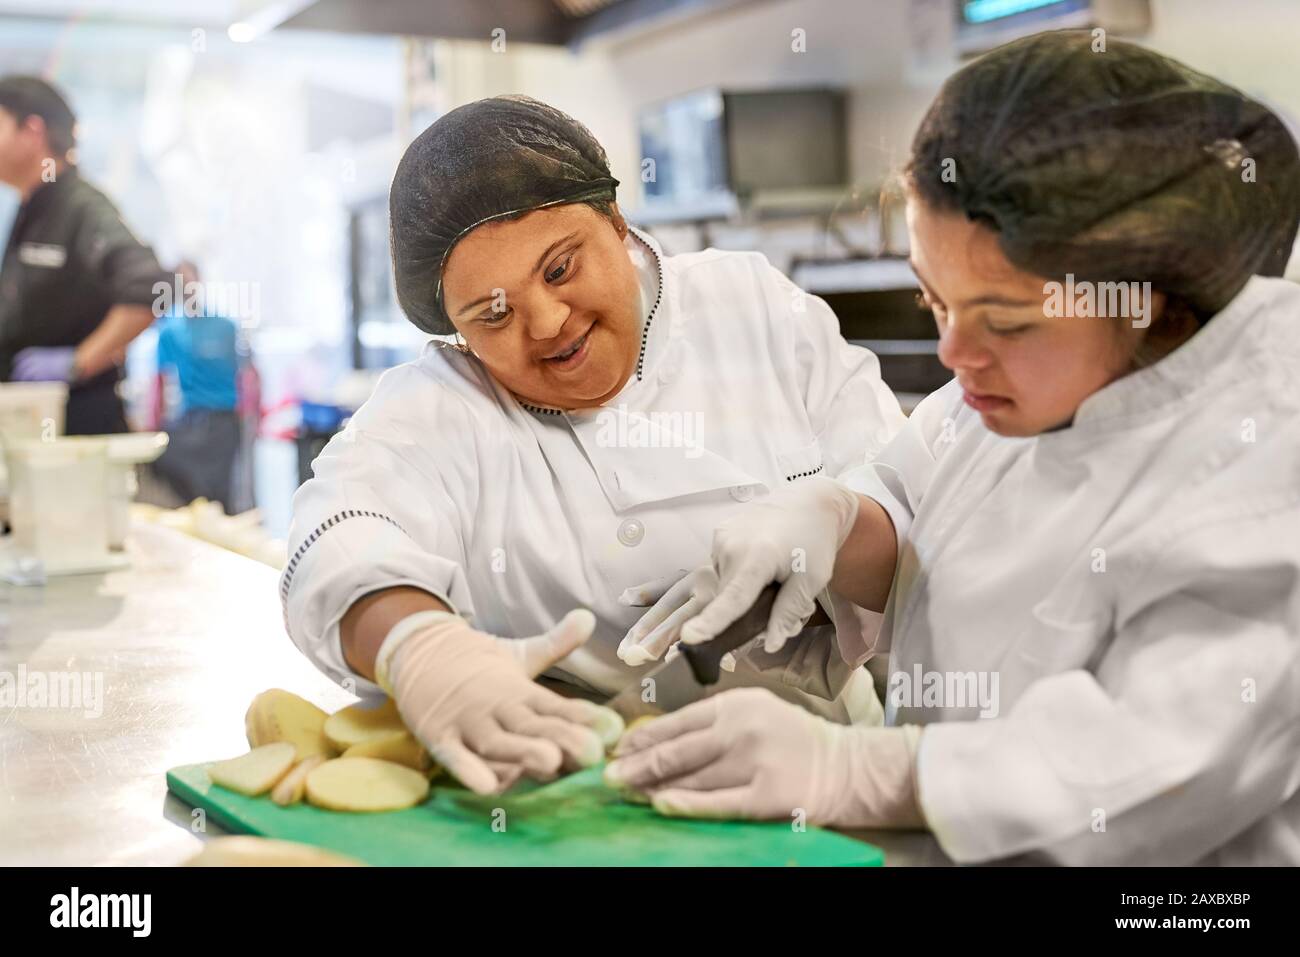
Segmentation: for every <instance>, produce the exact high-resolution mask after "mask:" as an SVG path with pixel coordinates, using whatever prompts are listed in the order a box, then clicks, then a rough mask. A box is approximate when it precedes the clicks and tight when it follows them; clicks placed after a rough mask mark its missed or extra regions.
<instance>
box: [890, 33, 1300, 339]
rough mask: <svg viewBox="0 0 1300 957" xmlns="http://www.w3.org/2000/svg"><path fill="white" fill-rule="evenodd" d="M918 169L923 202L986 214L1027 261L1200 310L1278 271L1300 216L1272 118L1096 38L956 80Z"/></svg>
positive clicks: (914, 174) (1159, 60)
mask: <svg viewBox="0 0 1300 957" xmlns="http://www.w3.org/2000/svg"><path fill="white" fill-rule="evenodd" d="M945 160H952V161H953V163H952V164H949V165H948V166H947V167H945V164H944V161H945ZM1247 161H1253V162H1247ZM945 168H946V169H948V170H950V171H951V173H952V176H951V177H950V178H952V179H953V181H952V182H945V181H944V171H945ZM908 173H909V180H910V182H911V184H912V188H913V189H915V190H916V191H917V192H918V193H919V195H920V197H921V199H923V200H924V201H926V202H928V203H931V204H935V205H937V206H939V207H940V208H949V209H959V210H961V211H963V212H965V213H966V215H967V216H969V217H970V218H972V219H976V220H983V221H987V222H988V223H989V224H990V225H991V226H992V227H993V228H994V229H996V230H997V231H998V232H999V234H1000V236H999V240H1000V244H1001V247H1002V250H1003V252H1004V253H1005V254H1006V256H1007V258H1008V259H1009V260H1010V261H1011V262H1012V263H1013V264H1015V265H1016V266H1018V267H1019V268H1021V269H1025V270H1027V271H1029V272H1033V273H1037V274H1039V275H1043V276H1048V277H1059V276H1061V275H1062V274H1064V273H1066V272H1073V273H1074V274H1075V275H1076V277H1077V278H1079V279H1090V280H1093V281H1148V282H1150V283H1151V284H1152V286H1153V288H1155V289H1157V290H1159V291H1161V292H1164V293H1166V294H1168V295H1171V296H1177V297H1179V298H1181V299H1182V300H1183V301H1184V302H1186V303H1187V304H1188V305H1189V306H1191V308H1192V309H1193V310H1194V311H1195V312H1196V313H1197V314H1198V316H1199V317H1201V318H1205V317H1208V316H1209V315H1211V314H1213V313H1215V312H1217V311H1218V310H1219V309H1221V308H1222V307H1223V306H1224V305H1226V304H1227V302H1228V301H1229V300H1230V299H1231V298H1232V297H1233V296H1234V295H1235V294H1236V293H1237V292H1238V291H1239V290H1240V289H1241V287H1242V286H1243V285H1244V284H1245V283H1246V280H1247V279H1249V278H1250V276H1251V275H1253V274H1262V275H1273V276H1275V275H1280V274H1281V273H1282V271H1283V270H1284V268H1285V267H1286V263H1287V259H1288V257H1289V256H1290V253H1291V249H1292V245H1293V243H1294V242H1295V237H1296V228H1297V224H1298V223H1300V157H1298V156H1297V151H1296V143H1295V140H1294V139H1293V138H1292V137H1291V135H1290V133H1289V132H1288V131H1287V129H1286V127H1285V126H1284V125H1283V123H1282V121H1281V120H1280V119H1279V118H1278V117H1277V116H1275V115H1274V114H1273V113H1272V112H1270V111H1269V110H1268V109H1267V108H1265V107H1264V106H1262V105H1261V104H1259V103H1257V102H1255V101H1254V100H1252V99H1250V98H1249V97H1247V96H1246V95H1245V94H1243V93H1241V92H1240V91H1238V90H1235V89H1233V88H1232V87H1230V86H1227V85H1225V84H1223V83H1220V82H1219V81H1217V80H1215V79H1213V78H1211V77H1208V76H1205V75H1204V74H1201V73H1197V72H1196V71H1195V70H1192V69H1189V68H1188V67H1186V66H1183V65H1182V64H1180V63H1177V62H1176V61H1174V60H1170V59H1168V58H1167V57H1164V56H1161V55H1159V54H1157V53H1154V52H1152V51H1150V50H1147V49H1144V48H1142V47H1139V46H1136V45H1133V44H1129V43H1123V42H1119V41H1115V40H1110V39H1109V38H1107V40H1106V44H1105V52H1094V50H1093V36H1092V34H1091V33H1089V32H1085V31H1061V32H1055V33H1042V34H1037V35H1035V36H1032V37H1027V38H1025V39H1023V40H1017V41H1015V42H1013V43H1008V44H1007V45H1005V46H1002V47H999V48H998V49H996V50H994V51H992V52H991V53H988V54H987V55H985V56H983V57H981V58H980V59H978V60H976V61H975V62H973V63H971V64H969V65H968V66H966V67H965V68H963V69H962V70H960V71H959V72H957V73H955V74H954V75H953V76H952V77H950V78H949V79H948V81H947V82H946V83H945V84H944V86H943V89H942V90H941V91H940V93H939V95H938V97H937V98H936V100H935V102H934V103H933V104H932V105H931V107H930V109H929V112H928V113H927V114H926V116H925V119H924V120H923V121H922V123H921V127H920V129H919V130H918V132H917V134H916V138H915V140H914V141H913V144H912V160H911V163H910V164H909V168H908ZM1243 173H1248V175H1246V176H1243ZM1252 180H1253V181H1252Z"/></svg>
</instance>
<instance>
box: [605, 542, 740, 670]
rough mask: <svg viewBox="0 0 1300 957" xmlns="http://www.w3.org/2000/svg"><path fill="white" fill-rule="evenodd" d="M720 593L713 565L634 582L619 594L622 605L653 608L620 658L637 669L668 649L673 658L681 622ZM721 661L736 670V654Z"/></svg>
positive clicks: (631, 633)
mask: <svg viewBox="0 0 1300 957" xmlns="http://www.w3.org/2000/svg"><path fill="white" fill-rule="evenodd" d="M717 593H718V573H717V572H715V571H714V570H713V566H712V565H702V566H701V567H699V568H696V569H695V570H694V571H687V570H686V569H684V568H683V569H681V570H680V571H678V572H677V573H676V574H675V575H666V576H665V577H663V578H656V579H654V580H653V581H648V582H645V583H643V584H640V585H633V586H632V587H631V588H629V589H627V590H626V591H624V592H623V594H621V595H619V596H618V600H619V604H622V605H630V606H632V607H634V608H644V607H646V606H647V605H652V606H653V607H651V608H650V610H649V611H648V612H646V613H645V614H644V615H642V616H641V618H640V619H639V620H638V621H637V623H636V624H635V625H633V626H632V628H631V629H630V630H629V631H628V633H627V635H625V636H624V638H623V640H622V641H621V642H620V643H619V646H618V657H619V658H620V659H621V660H622V661H624V662H626V663H627V664H629V665H631V666H632V667H634V668H635V667H637V666H639V665H643V664H645V663H646V662H649V661H655V660H657V659H659V658H662V657H663V656H664V653H665V652H668V658H669V659H670V660H671V659H672V658H673V657H674V653H675V648H674V646H675V645H676V644H677V640H678V638H679V637H680V632H681V630H682V625H684V624H685V623H686V622H687V621H689V620H690V619H692V618H694V617H695V616H696V615H698V614H699V613H700V612H701V611H702V610H703V609H704V607H705V606H706V605H708V603H709V602H710V601H712V600H713V598H714V596H715V595H717ZM670 649H673V650H670ZM720 664H721V666H722V669H723V670H724V671H735V670H736V658H735V655H732V654H726V655H723V656H722V661H721V662H720Z"/></svg>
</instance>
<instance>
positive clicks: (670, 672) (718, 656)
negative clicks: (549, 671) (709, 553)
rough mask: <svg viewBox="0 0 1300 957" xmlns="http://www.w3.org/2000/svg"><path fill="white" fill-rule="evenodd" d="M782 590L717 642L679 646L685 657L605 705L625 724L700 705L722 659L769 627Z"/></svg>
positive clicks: (768, 592)
mask: <svg viewBox="0 0 1300 957" xmlns="http://www.w3.org/2000/svg"><path fill="white" fill-rule="evenodd" d="M780 589H781V586H780V585H779V584H777V583H776V582H772V583H771V584H770V585H767V586H766V587H765V588H764V589H763V590H762V591H761V592H759V593H758V598H757V599H755V601H754V604H752V605H750V606H749V610H748V611H746V612H745V613H744V614H743V615H741V616H740V617H739V618H737V619H736V620H735V621H733V622H732V623H731V624H730V625H728V626H727V627H726V628H724V629H722V631H721V632H720V633H719V634H718V636H717V637H716V638H713V639H711V640H709V641H706V642H704V643H703V644H699V645H688V644H685V643H684V642H683V643H681V644H679V645H678V648H679V649H680V650H681V654H680V655H678V656H677V657H675V658H674V659H673V660H672V661H665V662H662V663H661V664H659V665H657V666H656V667H655V668H653V669H651V670H650V671H649V672H647V673H646V674H644V675H641V676H640V677H639V678H637V679H636V680H635V681H633V682H632V683H631V684H629V685H628V686H627V687H626V688H624V689H623V690H621V691H619V692H618V693H617V694H616V695H614V696H613V697H612V698H610V699H609V700H608V701H606V702H605V707H606V708H612V709H613V710H615V711H617V712H618V713H619V714H620V715H621V716H622V718H623V720H624V721H628V722H630V721H632V720H633V719H635V718H640V717H646V716H649V717H655V716H658V715H661V714H666V713H667V712H669V711H676V710H677V709H678V708H683V707H685V706H686V705H688V704H690V703H691V702H692V701H698V700H699V699H700V698H701V697H702V695H701V694H700V692H701V690H702V689H704V688H706V687H708V686H709V685H714V684H717V683H718V678H719V677H720V676H721V673H722V658H723V656H724V655H726V654H727V653H728V652H731V651H735V650H737V649H738V648H741V647H742V646H744V645H746V644H748V643H749V642H750V641H752V640H753V639H754V638H755V637H756V636H757V635H759V634H760V633H761V632H762V631H763V630H764V629H765V628H766V627H767V620H768V618H769V617H770V616H771V614H772V604H773V603H774V602H775V601H776V593H777V592H778V591H780Z"/></svg>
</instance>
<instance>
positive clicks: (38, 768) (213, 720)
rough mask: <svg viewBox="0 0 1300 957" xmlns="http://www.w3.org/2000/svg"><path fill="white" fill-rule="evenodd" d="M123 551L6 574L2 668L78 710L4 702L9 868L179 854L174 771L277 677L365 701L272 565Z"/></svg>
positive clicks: (224, 751)
mask: <svg viewBox="0 0 1300 957" xmlns="http://www.w3.org/2000/svg"><path fill="white" fill-rule="evenodd" d="M127 550H128V552H129V554H130V556H131V559H132V564H131V567H130V568H126V569H123V570H120V571H114V572H109V573H107V574H103V575H81V576H71V577H66V578H52V579H51V580H50V581H49V583H48V584H47V585H44V586H38V587H20V586H14V585H8V584H0V676H2V675H8V676H9V677H8V679H7V680H8V681H9V683H10V689H11V690H16V689H14V684H15V683H21V684H23V685H24V686H25V691H27V692H30V693H33V694H34V693H35V688H36V686H38V685H40V684H41V683H45V684H46V685H47V686H48V687H50V688H55V687H59V688H61V690H62V697H63V700H62V701H61V702H60V704H61V705H74V704H75V705H76V707H70V706H61V707H57V708H51V707H38V706H35V705H36V704H37V702H35V701H31V700H29V701H27V702H25V703H24V704H23V706H14V707H9V706H4V705H0V865H55V866H57V865H102V864H127V865H169V864H178V863H180V862H182V861H184V860H185V859H186V858H188V857H190V856H191V855H193V854H194V853H195V852H196V851H197V850H198V849H199V846H200V840H201V836H200V835H199V834H197V833H194V831H193V828H194V827H195V824H196V822H195V820H194V819H193V818H192V816H191V810H190V808H189V807H188V806H187V805H185V804H184V803H183V802H181V801H180V800H178V799H177V798H175V797H173V796H171V795H169V794H168V792H167V783H166V780H165V773H166V771H167V769H168V768H170V767H175V766H176V765H180V764H189V763H192V762H195V761H202V760H208V759H212V758H219V757H224V756H233V755H236V754H240V753H242V752H244V751H246V750H247V749H248V743H247V741H246V739H245V737H244V711H245V709H246V708H247V707H248V703H249V701H250V700H252V698H253V696H254V695H255V694H257V693H258V692H259V691H264V690H265V689H267V688H275V687H278V688H285V689H287V690H289V691H293V692H295V693H297V694H300V695H302V696H303V697H304V698H307V699H308V700H310V701H313V702H315V703H316V704H318V705H320V706H321V707H322V708H324V709H325V710H327V711H334V710H337V709H338V708H341V707H343V706H345V705H347V704H349V703H351V702H352V701H353V700H355V699H354V698H353V697H352V696H351V695H349V694H347V693H346V692H345V691H343V690H342V689H341V688H339V687H338V686H336V685H335V684H333V683H332V682H331V681H329V680H328V679H327V678H325V677H324V676H323V675H322V674H320V673H319V672H318V671H317V670H316V669H315V668H314V667H313V666H312V665H311V664H309V663H308V661H307V659H306V658H304V657H303V656H302V655H301V654H300V653H299V652H298V650H297V649H296V648H295V647H294V646H293V645H292V644H291V643H290V641H289V639H288V637H287V636H286V635H285V633H284V626H283V623H282V619H281V612H280V605H279V600H278V598H277V595H276V573H275V572H274V570H272V569H271V568H269V567H267V566H265V565H261V564H259V563H257V562H254V561H251V560H249V559H246V558H243V557H241V556H239V555H235V554H232V553H229V552H226V551H224V550H222V549H219V548H216V547H214V546H211V545H207V544H204V543H202V542H198V541H195V540H193V539H190V538H187V537H185V536H184V535H181V534H179V533H177V532H172V531H168V530H166V529H161V528H157V527H154V526H149V525H140V524H137V525H135V526H134V527H133V528H132V532H131V536H130V539H129V542H128V549H127ZM74 676H75V677H74ZM19 678H23V679H25V680H24V681H22V682H19V681H18V679H19ZM0 680H5V679H4V678H3V677H0ZM96 687H98V688H99V689H101V695H100V698H101V700H100V706H99V707H97V706H96V701H95V698H96V694H95V689H96ZM96 712H98V713H96ZM217 833H220V831H219V829H218V828H217V827H216V826H215V825H212V824H211V823H208V824H207V829H206V831H205V832H204V834H206V835H208V836H211V835H213V834H217ZM855 836H857V837H860V838H862V839H865V840H869V841H871V842H872V843H874V844H878V845H880V846H882V847H884V848H885V850H886V852H887V854H888V855H889V863H891V864H909V863H942V862H943V861H944V858H943V856H942V854H941V852H939V851H938V848H937V845H935V843H934V841H933V839H932V838H930V837H929V836H928V835H925V834H919V833H911V834H886V833H874V832H860V833H856V834H855Z"/></svg>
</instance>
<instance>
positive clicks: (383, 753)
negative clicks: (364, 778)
mask: <svg viewBox="0 0 1300 957" xmlns="http://www.w3.org/2000/svg"><path fill="white" fill-rule="evenodd" d="M343 757H345V758H375V759H377V760H379V761H392V762H393V763H394V764H401V765H404V766H406V767H408V768H411V769H412V770H415V771H419V772H420V773H421V774H424V775H426V776H427V775H428V774H429V773H430V772H431V771H433V770H434V762H433V758H432V757H431V756H430V755H429V752H428V751H426V750H424V745H422V744H421V743H420V742H419V741H417V740H416V739H415V735H413V734H411V732H409V731H395V732H392V733H390V734H386V735H384V736H383V737H382V738H380V737H375V738H369V739H368V740H365V741H362V742H360V743H359V744H354V745H352V747H350V748H348V749H347V750H346V751H344V752H343Z"/></svg>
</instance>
